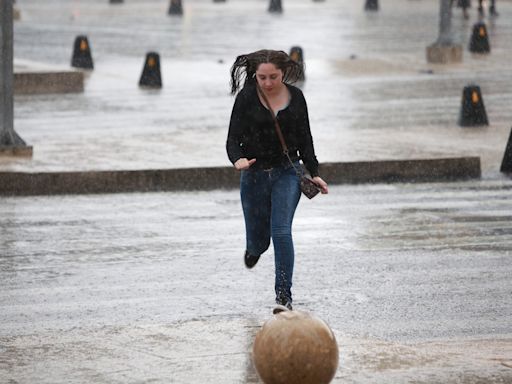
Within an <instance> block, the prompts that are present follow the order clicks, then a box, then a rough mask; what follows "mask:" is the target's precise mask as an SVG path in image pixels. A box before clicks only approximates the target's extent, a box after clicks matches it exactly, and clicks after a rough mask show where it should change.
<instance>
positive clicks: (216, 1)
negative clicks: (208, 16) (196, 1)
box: [213, 0, 226, 3]
mask: <svg viewBox="0 0 512 384" xmlns="http://www.w3.org/2000/svg"><path fill="white" fill-rule="evenodd" d="M213 2H214V3H225V2H226V0H213Z"/></svg>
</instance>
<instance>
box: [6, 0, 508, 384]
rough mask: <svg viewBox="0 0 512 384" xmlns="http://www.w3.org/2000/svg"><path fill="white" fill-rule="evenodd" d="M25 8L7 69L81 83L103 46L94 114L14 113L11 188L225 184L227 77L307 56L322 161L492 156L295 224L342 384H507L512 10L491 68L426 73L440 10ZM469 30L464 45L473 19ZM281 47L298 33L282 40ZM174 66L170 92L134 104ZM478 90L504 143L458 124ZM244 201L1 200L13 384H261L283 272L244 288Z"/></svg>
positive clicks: (353, 198)
mask: <svg viewBox="0 0 512 384" xmlns="http://www.w3.org/2000/svg"><path fill="white" fill-rule="evenodd" d="M183 2H184V11H185V14H184V16H183V17H181V18H180V17H169V16H168V15H167V14H166V12H167V8H168V2H167V1H160V0H144V1H142V0H125V2H124V4H122V5H116V6H114V5H109V4H108V1H106V0H105V1H103V0H91V1H87V2H85V1H79V0H45V1H44V2H41V1H38V0H23V1H22V0H19V1H17V6H18V8H20V10H21V12H22V19H21V21H19V22H16V24H15V56H16V58H18V59H24V60H32V61H36V62H42V63H45V64H49V65H55V66H62V65H68V64H69V62H70V59H71V48H72V44H73V40H74V38H75V36H76V35H78V34H84V33H85V34H87V35H88V36H89V40H90V42H91V46H92V49H93V56H94V60H95V69H94V71H92V72H89V73H88V74H87V76H86V84H85V91H84V92H83V93H79V94H66V95H62V94H52V95H37V96H36V95H33V96H30V95H24V96H21V95H20V96H16V98H15V129H16V131H17V132H18V133H19V134H20V135H21V137H23V138H24V139H25V140H26V141H27V142H28V143H29V144H30V145H33V147H34V157H33V159H32V160H23V159H5V158H4V159H1V160H0V171H23V172H39V171H56V172H57V171H74V170H110V169H114V170H116V169H153V168H180V167H203V166H204V167H209V166H219V165H227V164H228V163H227V158H226V155H225V149H224V142H225V137H226V133H227V132H226V130H227V122H228V120H229V115H230V112H231V106H232V102H233V98H232V97H231V96H229V94H228V91H229V88H228V80H229V79H228V73H229V67H230V64H231V63H232V61H233V60H234V58H235V57H236V55H238V54H240V53H246V52H249V51H252V50H256V49H259V48H262V47H270V48H280V49H284V50H288V49H289V48H290V47H291V46H292V45H301V46H302V47H303V48H304V51H305V59H306V65H307V79H306V82H305V83H304V84H303V85H302V88H303V91H304V93H305V95H306V98H307V100H308V105H309V112H310V118H311V124H312V130H313V136H314V139H315V145H316V149H317V153H318V157H319V160H320V161H321V162H327V161H359V160H362V161H366V160H384V159H386V160H387V159H412V158H438V157H450V156H480V157H481V158H482V168H483V178H482V180H473V181H468V182H457V183H440V184H437V183H429V184H377V185H345V186H331V189H330V194H329V195H327V196H320V197H318V198H315V199H314V200H313V201H305V199H304V200H303V201H302V202H301V204H300V206H299V209H298V212H297V215H296V221H295V226H294V239H295V245H296V252H297V258H296V269H295V280H294V298H295V306H296V308H297V309H301V310H306V311H311V312H313V313H315V314H316V315H318V316H319V317H321V318H322V319H324V320H325V321H326V322H327V323H328V324H329V325H330V326H331V327H332V328H333V330H334V332H335V334H336V337H337V339H338V343H339V347H340V365H339V368H338V371H337V374H336V377H335V379H334V382H335V383H379V384H382V383H389V384H400V383H425V384H426V383H428V384H434V383H435V384H437V383H439V384H441V383H443V384H447V383H454V384H455V383H463V384H473V383H474V384H476V383H511V382H512V322H511V321H510V319H511V318H512V283H511V280H510V276H511V275H512V262H511V256H512V224H511V223H512V220H511V219H512V204H511V203H510V194H511V190H512V181H511V180H510V178H508V177H506V176H504V175H500V174H499V172H498V169H499V164H500V162H501V158H502V156H503V151H504V148H505V143H506V140H507V138H508V135H509V132H510V127H511V122H512V110H511V108H510V105H512V91H511V89H512V86H511V85H512V72H511V71H510V64H509V63H510V60H511V59H512V57H511V54H510V52H512V28H511V27H510V23H509V22H508V21H509V20H510V19H511V18H512V2H510V1H500V2H498V7H499V11H500V16H499V17H498V18H496V19H489V18H487V17H486V18H485V19H484V20H485V21H486V22H488V24H489V31H490V37H491V44H492V51H491V54H490V55H484V56H482V55H472V54H470V53H469V52H467V50H466V51H465V52H464V62H463V63H462V64H456V65H447V66H440V65H429V64H427V63H426V62H425V48H426V46H427V45H429V44H431V43H432V42H433V41H434V40H435V39H436V38H437V33H438V31H437V26H438V6H439V5H438V3H437V1H436V2H434V1H425V0H422V1H410V0H389V1H386V2H381V10H380V11H379V12H378V13H365V12H364V11H363V10H362V2H361V4H359V3H358V2H353V1H344V0H338V1H336V0H327V1H325V2H313V1H309V0H296V1H294V2H291V1H284V0H283V6H284V9H285V12H284V13H283V14H282V15H268V14H267V12H266V7H267V5H268V4H267V1H263V0H239V1H235V0H228V1H227V2H224V3H214V2H211V1H209V0H195V1H191V0H190V1H186V0H183ZM459 11H460V10H457V9H454V32H455V35H456V37H457V39H459V40H460V41H461V42H462V44H463V46H464V47H465V46H466V45H467V40H468V38H469V34H470V33H471V28H472V25H473V23H474V22H476V21H477V20H478V18H477V13H476V7H475V5H474V6H473V8H471V17H470V19H469V20H464V19H463V18H462V15H461V14H460V12H459ZM283 31H287V32H289V33H283ZM149 50H155V51H158V52H160V54H161V59H162V74H163V82H164V87H163V88H162V89H161V90H147V89H140V88H139V87H138V85H137V83H138V80H139V76H140V73H141V71H142V64H143V60H144V55H145V54H146V53H147V52H148V51H149ZM470 82H475V83H478V84H479V85H480V86H481V87H482V91H483V98H484V101H485V103H486V108H487V113H488V117H489V121H490V125H489V126H484V127H474V128H461V127H459V126H457V116H458V112H459V108H460V98H461V95H462V88H463V87H464V86H465V85H467V84H468V83H470ZM243 236H244V228H243V218H242V214H241V207H240V202H239V197H238V192H237V191H223V190H217V191H210V192H188V193H146V194H138V193H134V194H112V195H76V196H46V197H44V196H34V197H23V198H22V197H1V198H0V288H1V289H0V324H1V328H0V383H2V384H4V383H6V384H7V383H8V384H13V383H52V384H55V383H70V382H72V383H150V382H153V383H198V384H202V383H258V382H259V381H258V378H257V375H256V372H255V370H254V367H253V365H252V361H251V355H250V350H251V347H252V341H253V337H254V335H255V332H256V331H257V330H258V329H259V327H260V326H261V325H262V324H263V322H264V321H265V320H267V319H268V318H269V316H270V310H271V308H272V303H273V299H274V298H273V289H272V287H273V253H272V252H271V251H269V252H268V254H266V255H265V256H264V257H263V258H262V260H261V261H260V263H259V264H258V266H257V267H256V268H255V269H254V270H251V271H247V270H246V269H245V267H244V266H243V263H242V253H243V248H244V237H243Z"/></svg>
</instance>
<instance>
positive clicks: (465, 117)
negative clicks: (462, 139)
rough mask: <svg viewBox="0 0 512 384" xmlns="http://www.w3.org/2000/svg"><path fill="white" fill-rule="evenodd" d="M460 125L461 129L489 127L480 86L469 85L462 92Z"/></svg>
mask: <svg viewBox="0 0 512 384" xmlns="http://www.w3.org/2000/svg"><path fill="white" fill-rule="evenodd" d="M459 125H460V126H461V127H473V126H477V125H489V121H488V120H487V113H486V112H485V106H484V100H483V99H482V93H481V92H480V87H479V86H478V85H468V86H466V87H464V90H463V91H462V105H461V107H460V114H459Z"/></svg>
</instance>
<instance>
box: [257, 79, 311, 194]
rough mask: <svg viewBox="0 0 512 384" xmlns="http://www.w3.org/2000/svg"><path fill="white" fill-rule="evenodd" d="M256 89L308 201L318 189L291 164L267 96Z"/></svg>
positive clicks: (258, 88)
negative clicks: (270, 116) (268, 112)
mask: <svg viewBox="0 0 512 384" xmlns="http://www.w3.org/2000/svg"><path fill="white" fill-rule="evenodd" d="M256 89H257V91H258V93H259V94H260V95H261V97H262V98H263V100H264V101H265V104H267V109H268V110H269V111H270V114H271V115H272V119H273V120H274V126H275V127H276V132H277V137H279V141H280V142H281V147H282V148H283V153H284V154H285V155H286V157H287V158H288V161H289V162H290V165H291V166H292V167H293V169H294V170H295V173H296V174H297V176H298V177H299V179H300V190H301V191H302V193H303V194H304V195H305V196H306V197H307V198H308V199H312V198H313V197H315V196H316V195H317V194H318V192H320V188H319V187H318V185H316V183H315V182H314V181H313V180H312V179H311V178H309V177H308V176H306V175H305V174H304V172H303V171H302V169H301V170H299V169H297V167H296V166H295V164H293V161H292V159H291V158H290V154H289V153H288V147H287V146H286V142H285V141H284V136H283V133H282V132H281V127H280V126H279V122H278V121H277V118H276V115H275V114H274V111H273V110H272V107H271V106H270V103H269V102H268V99H267V96H265V94H264V93H263V91H262V90H261V89H260V87H259V85H256Z"/></svg>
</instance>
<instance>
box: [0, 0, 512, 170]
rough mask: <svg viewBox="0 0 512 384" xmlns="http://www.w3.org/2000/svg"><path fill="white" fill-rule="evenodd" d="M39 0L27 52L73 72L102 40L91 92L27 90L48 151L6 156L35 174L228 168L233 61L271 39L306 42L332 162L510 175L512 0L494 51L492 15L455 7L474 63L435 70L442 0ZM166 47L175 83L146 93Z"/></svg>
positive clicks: (20, 111) (283, 45)
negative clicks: (174, 3) (478, 33)
mask: <svg viewBox="0 0 512 384" xmlns="http://www.w3.org/2000/svg"><path fill="white" fill-rule="evenodd" d="M167 3H168V2H167V1H164V0H144V1H142V0H131V1H125V2H124V4H121V5H110V4H108V1H106V0H105V1H103V0H94V1H87V2H85V1H78V0H75V1H72V0H51V1H50V0H48V1H45V2H44V4H43V3H42V2H40V1H36V0H24V1H23V3H20V4H19V8H20V10H21V11H22V19H21V20H20V21H19V22H16V23H15V34H14V36H15V57H16V58H17V59H20V60H21V59H23V60H31V61H35V62H42V63H45V64H52V65H55V66H59V68H60V67H62V66H68V65H69V64H70V61H71V54H72V47H73V42H74V39H75V37H76V36H77V35H82V34H86V35H87V36H88V38H89V43H90V46H91V49H92V55H93V59H94V65H95V68H94V70H93V71H91V72H88V75H87V77H86V81H85V92H84V93H78V94H67V95H64V96H63V95H39V96H27V95H23V96H22V95H19V96H16V99H15V128H16V130H17V132H18V133H19V134H20V135H21V137H23V138H24V139H25V140H26V141H27V142H28V143H29V144H30V145H32V146H33V147H34V157H33V159H32V160H30V161H23V160H5V159H1V160H0V169H1V170H8V171H11V170H15V171H27V172H41V171H77V170H80V171H82V170H100V169H101V170H111V169H154V168H181V167H203V166H221V165H227V164H228V162H227V158H226V155H225V150H224V144H225V140H226V131H227V125H228V121H229V116H230V113H231V107H232V104H233V97H232V96H230V95H229V68H230V66H231V64H232V63H233V61H234V59H235V57H236V56H237V55H239V54H242V53H247V52H251V51H254V50H257V49H261V48H263V47H268V48H274V49H283V50H285V51H288V50H289V49H290V48H291V47H292V46H294V45H299V46H301V47H302V48H303V49H304V58H305V62H306V76H307V77H306V82H305V83H304V84H303V85H302V89H303V91H304V93H305V96H306V98H307V101H308V106H309V114H310V119H311V127H312V132H313V136H314V140H315V145H316V149H317V152H318V156H319V159H320V161H321V162H335V161H367V160H396V159H411V158H433V157H436V158H439V157H453V156H480V157H481V158H482V168H483V171H484V175H492V176H495V175H496V174H497V173H498V169H499V165H500V162H501V159H502V157H503V152H504V150H505V144H506V141H507V138H508V136H509V133H510V129H511V121H512V111H511V109H510V105H512V92H511V89H512V86H511V84H512V75H511V73H512V72H511V71H510V65H509V63H510V61H511V60H512V57H511V54H510V52H511V51H512V29H511V28H510V25H509V23H508V20H510V18H511V17H512V4H511V3H510V2H506V1H504V2H503V4H500V17H498V18H487V17H485V18H484V21H485V22H486V23H487V24H488V28H489V37H490V40H491V46H492V51H491V53H490V54H488V55H476V54H471V53H470V52H469V51H468V50H467V48H466V47H467V45H468V42H469V38H470V35H471V32H472V27H473V24H474V23H475V22H477V21H478V20H479V19H478V17H477V12H476V8H472V10H471V18H470V19H469V20H464V19H463V18H462V15H461V14H460V12H459V10H458V9H454V17H453V30H454V34H455V36H456V39H457V41H459V42H460V43H461V45H462V46H463V47H464V61H463V63H461V64H453V65H432V64H427V63H426V59H425V50H426V47H427V46H428V45H430V44H432V43H433V42H434V41H435V40H436V39H437V37H438V24H439V21H438V18H439V16H438V13H439V10H438V4H436V3H433V2H431V1H410V0H390V1H386V3H385V4H382V5H381V9H380V11H379V12H376V13H367V12H364V11H363V9H362V8H363V7H362V5H361V4H359V3H358V2H355V1H343V0H337V1H336V0H329V1H325V2H314V1H310V0H294V1H293V2H291V1H290V2H286V1H284V2H283V3H284V4H283V7H284V13H283V14H282V15H270V14H268V13H267V12H266V8H267V5H268V4H267V1H266V0H265V1H264V0H238V1H227V2H223V3H215V2H213V1H211V0H194V1H183V3H184V15H183V16H182V17H170V16H168V15H167V8H168V4H167ZM149 51H156V52H158V53H160V55H161V70H162V81H163V88H162V89H161V90H147V89H140V88H139V87H138V81H139V78H140V75H141V72H142V68H143V63H144V58H145V55H146V53H147V52H149ZM470 83H474V84H478V85H479V86H480V87H481V89H482V96H483V100H484V103H485V106H486V110H487V114H488V119H489V122H490V125H489V126H482V127H473V128H461V127H459V126H458V125H457V118H458V114H459V109H460V106H461V96H462V90H463V87H464V86H466V85H468V84H470Z"/></svg>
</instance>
